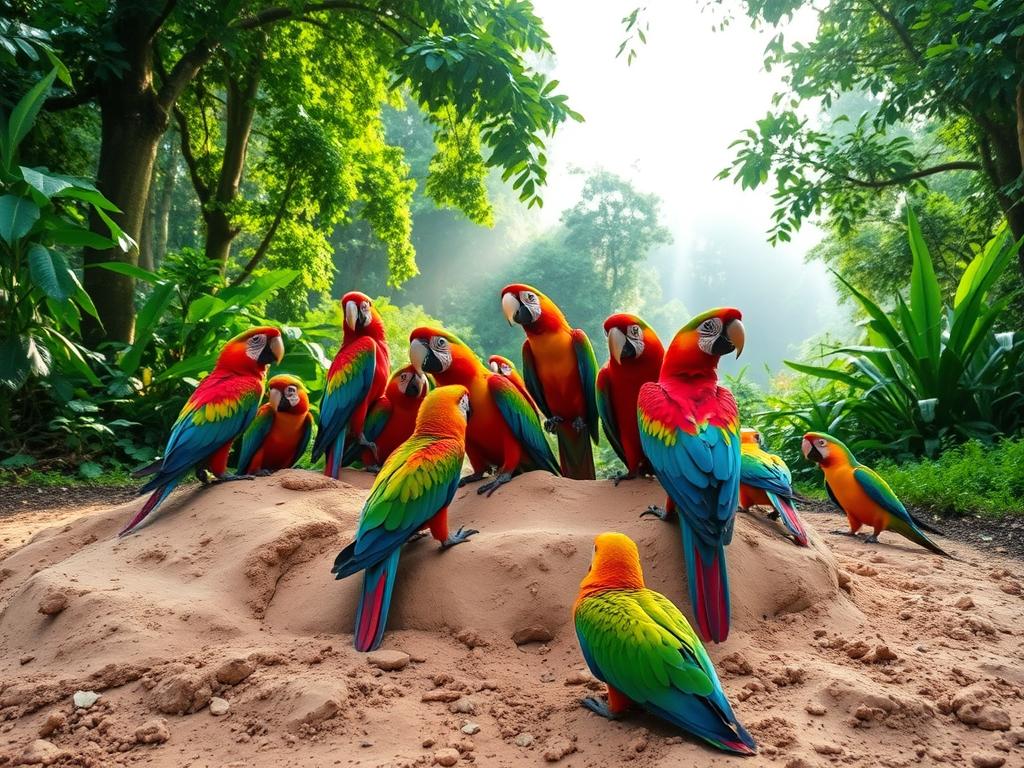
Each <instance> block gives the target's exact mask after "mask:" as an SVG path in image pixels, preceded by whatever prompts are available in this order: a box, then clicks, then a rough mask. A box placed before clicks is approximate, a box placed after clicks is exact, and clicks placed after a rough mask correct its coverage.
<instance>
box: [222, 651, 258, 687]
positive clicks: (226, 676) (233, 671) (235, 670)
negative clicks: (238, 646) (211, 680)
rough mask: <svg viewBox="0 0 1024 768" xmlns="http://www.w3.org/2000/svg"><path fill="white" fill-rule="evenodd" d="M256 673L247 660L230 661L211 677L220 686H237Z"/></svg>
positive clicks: (252, 665) (252, 664) (253, 665)
mask: <svg viewBox="0 0 1024 768" xmlns="http://www.w3.org/2000/svg"><path fill="white" fill-rule="evenodd" d="M255 671H256V665H255V664H254V663H253V662H251V661H249V660H248V659H241V658H239V659H230V660H228V661H225V662H224V663H223V664H221V665H220V666H219V667H217V671H216V672H214V673H213V676H214V677H215V678H216V679H217V682H218V683H220V684H221V685H238V684H239V683H240V682H242V681H243V680H245V678H247V677H249V675H251V674H252V673H253V672H255Z"/></svg>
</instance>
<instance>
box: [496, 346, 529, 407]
mask: <svg viewBox="0 0 1024 768" xmlns="http://www.w3.org/2000/svg"><path fill="white" fill-rule="evenodd" d="M487 367H488V368H490V369H491V371H493V372H494V373H500V374H501V375H502V376H504V377H505V378H506V379H508V380H509V381H511V382H512V383H513V384H515V385H516V389H518V390H519V391H520V392H522V393H523V397H525V398H526V399H527V400H529V401H530V404H531V405H532V406H533V407H534V408H537V404H536V403H535V402H533V395H531V394H530V390H528V389H527V388H526V382H525V381H523V377H522V376H520V375H519V371H517V370H516V365H515V363H513V362H512V361H511V360H509V359H508V358H507V357H502V356H501V355H491V356H490V357H489V358H487ZM538 410H539V409H538Z"/></svg>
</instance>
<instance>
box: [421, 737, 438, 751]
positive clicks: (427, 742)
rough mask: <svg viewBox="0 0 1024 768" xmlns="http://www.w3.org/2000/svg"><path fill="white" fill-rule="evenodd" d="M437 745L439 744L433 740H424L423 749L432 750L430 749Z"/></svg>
mask: <svg viewBox="0 0 1024 768" xmlns="http://www.w3.org/2000/svg"><path fill="white" fill-rule="evenodd" d="M436 743H437V742H436V741H434V740H433V739H424V740H423V748H424V749H430V748H431V747H432V746H434V745H435V744H436Z"/></svg>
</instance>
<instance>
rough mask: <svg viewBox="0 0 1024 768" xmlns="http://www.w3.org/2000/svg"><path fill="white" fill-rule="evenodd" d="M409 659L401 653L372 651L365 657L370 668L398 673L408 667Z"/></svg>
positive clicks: (406, 654)
mask: <svg viewBox="0 0 1024 768" xmlns="http://www.w3.org/2000/svg"><path fill="white" fill-rule="evenodd" d="M410 660H411V659H410V657H409V654H408V653H404V652H403V651H374V652H373V653H370V654H368V655H367V656H366V661H367V662H368V663H369V664H370V666H373V667H377V669H383V670H384V671H385V672H398V671H399V670H401V669H405V668H406V667H407V666H409V661H410Z"/></svg>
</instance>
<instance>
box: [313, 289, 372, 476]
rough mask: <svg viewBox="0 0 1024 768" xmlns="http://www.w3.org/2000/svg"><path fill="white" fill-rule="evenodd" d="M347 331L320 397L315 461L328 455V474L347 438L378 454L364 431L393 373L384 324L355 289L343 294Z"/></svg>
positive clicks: (335, 467) (334, 472) (338, 467)
mask: <svg viewBox="0 0 1024 768" xmlns="http://www.w3.org/2000/svg"><path fill="white" fill-rule="evenodd" d="M341 306H342V309H343V310H344V313H345V331H344V335H343V337H342V341H341V349H339V350H338V354H337V355H335V356H334V362H333V363H331V367H330V369H329V370H328V371H327V386H326V388H325V389H324V396H323V399H322V400H321V401H320V423H319V425H318V431H317V435H316V440H315V441H314V442H313V461H316V460H317V459H319V458H320V456H321V455H324V454H326V456H327V458H326V461H325V463H324V474H325V475H327V476H329V477H333V478H337V477H338V473H339V472H340V471H341V467H342V464H343V458H344V456H345V448H346V444H345V443H346V438H347V439H349V440H351V441H353V442H358V443H359V444H360V445H362V446H363V447H366V448H369V449H370V450H371V451H372V452H373V453H376V450H377V447H376V446H375V445H374V444H373V443H372V442H371V441H370V440H368V439H367V438H366V436H365V434H364V433H363V430H364V424H365V420H366V412H367V410H369V407H370V404H371V403H373V402H374V401H376V399H377V398H378V397H380V396H381V395H383V394H384V389H385V388H386V387H387V383H388V376H389V375H390V374H391V358H390V355H389V353H388V342H387V339H386V338H385V337H384V324H383V323H382V322H381V318H380V314H379V313H378V312H377V310H376V309H374V307H373V302H372V301H370V297H369V296H367V295H366V294H363V293H359V292H357V291H352V292H351V293H346V294H345V295H344V296H342V297H341Z"/></svg>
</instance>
